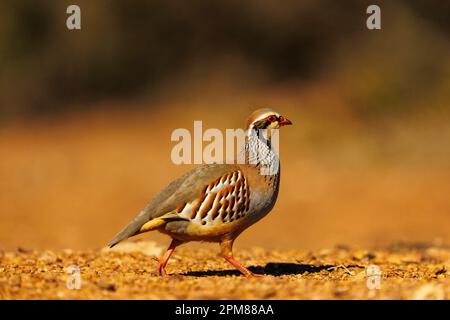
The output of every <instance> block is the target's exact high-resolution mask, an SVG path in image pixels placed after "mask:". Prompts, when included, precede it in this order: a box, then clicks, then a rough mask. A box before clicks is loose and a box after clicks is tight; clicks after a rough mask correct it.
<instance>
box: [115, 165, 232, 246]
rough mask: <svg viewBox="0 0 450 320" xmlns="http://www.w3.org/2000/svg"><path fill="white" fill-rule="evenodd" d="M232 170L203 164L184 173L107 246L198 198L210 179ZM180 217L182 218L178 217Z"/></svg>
mask: <svg viewBox="0 0 450 320" xmlns="http://www.w3.org/2000/svg"><path fill="white" fill-rule="evenodd" d="M234 170H236V166H235V165H226V164H220V165H203V166H200V167H197V168H195V169H193V170H191V171H189V172H187V173H185V174H184V175H182V176H181V177H179V178H178V179H176V180H174V181H173V182H171V183H170V184H169V185H168V186H166V187H165V188H164V189H163V190H161V191H160V192H159V193H158V194H157V195H156V196H155V197H154V198H153V199H152V200H151V201H150V202H149V203H148V204H147V205H146V206H145V208H144V209H143V210H142V211H141V212H140V213H139V215H137V216H136V217H135V218H134V219H133V220H132V221H131V222H130V223H129V224H128V225H127V226H126V227H125V228H124V229H122V230H121V231H120V232H119V233H118V234H117V235H116V236H115V237H114V238H113V239H112V240H111V241H110V242H109V244H108V246H110V247H112V246H114V245H116V244H117V243H119V242H120V241H122V240H124V239H127V238H129V237H131V236H134V235H136V234H137V233H139V230H140V228H141V227H142V226H143V225H144V224H145V223H147V222H148V221H150V220H152V219H155V218H158V217H161V216H163V215H165V214H167V213H169V212H172V211H176V210H177V208H179V206H182V205H183V204H186V203H188V202H192V201H193V200H195V199H197V198H199V197H200V196H201V192H202V190H203V189H204V188H205V187H207V186H208V185H209V184H210V183H211V181H215V180H217V179H220V178H221V177H222V176H223V175H224V174H227V173H232V172H233V171H234ZM180 219H183V218H181V217H180Z"/></svg>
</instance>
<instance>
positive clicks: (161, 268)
mask: <svg viewBox="0 0 450 320" xmlns="http://www.w3.org/2000/svg"><path fill="white" fill-rule="evenodd" d="M181 243H182V242H181V241H179V240H176V239H173V240H172V242H171V243H170V246H169V248H168V249H167V251H166V253H164V255H163V257H162V258H161V259H160V260H159V262H158V266H157V267H156V273H157V274H158V275H159V276H163V277H167V276H168V274H167V272H166V265H167V262H168V261H169V259H170V256H171V255H172V253H173V252H174V251H175V248H176V247H177V246H179V245H180V244H181Z"/></svg>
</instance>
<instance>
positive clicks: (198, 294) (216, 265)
mask: <svg viewBox="0 0 450 320" xmlns="http://www.w3.org/2000/svg"><path fill="white" fill-rule="evenodd" d="M162 250H163V248H162V247H160V246H158V245H157V244H156V243H154V242H144V241H138V242H128V243H125V244H123V245H119V246H118V247H117V249H114V250H109V249H102V250H88V251H72V250H61V251H34V250H27V249H24V248H18V249H17V250H16V251H6V252H4V251H3V252H1V253H0V261H1V264H0V298H2V299H448V298H450V283H449V280H448V279H449V272H448V269H449V267H450V249H449V248H446V247H442V246H427V245H406V244H397V245H393V246H390V247H389V248H387V249H384V250H372V251H368V250H363V249H357V248H348V247H337V248H333V249H325V250H317V251H298V250H284V251H268V250H264V249H261V248H253V249H249V250H239V251H238V252H237V254H236V256H237V257H238V258H239V259H240V260H241V261H242V262H243V263H244V264H246V265H247V266H250V268H251V269H252V270H253V271H254V272H257V273H265V274H267V275H269V276H267V277H264V278H246V277H244V276H241V275H240V274H239V273H238V272H236V271H234V270H232V268H231V267H230V266H229V265H228V264H227V263H226V262H225V261H223V260H222V259H221V258H219V257H218V255H217V254H216V253H215V252H214V251H212V250H209V249H208V248H203V249H202V248H200V249H196V248H193V247H192V246H190V245H186V246H184V247H181V248H180V249H179V250H178V251H176V253H175V254H174V256H173V259H172V260H171V261H170V263H169V265H168V267H167V270H168V272H169V273H170V275H171V276H170V277H168V278H162V277H158V276H156V275H155V272H154V270H155V266H156V261H155V260H154V259H153V258H152V257H154V256H159V255H160V254H161V252H162ZM74 265H75V266H77V267H78V268H79V270H80V277H79V278H78V277H77V275H76V272H75V274H72V275H71V273H70V266H74ZM369 266H371V267H369ZM374 266H375V267H374ZM377 268H378V269H377ZM380 272H381V273H380ZM379 274H380V276H379V277H378V275H379ZM77 279H80V282H79V284H80V288H79V289H76V287H77ZM70 288H72V289H70ZM377 288H378V289H377Z"/></svg>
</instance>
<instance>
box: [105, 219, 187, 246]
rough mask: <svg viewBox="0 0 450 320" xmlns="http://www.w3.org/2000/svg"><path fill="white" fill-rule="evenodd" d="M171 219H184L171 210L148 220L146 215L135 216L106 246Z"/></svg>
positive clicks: (152, 228)
mask: <svg viewBox="0 0 450 320" xmlns="http://www.w3.org/2000/svg"><path fill="white" fill-rule="evenodd" d="M173 220H184V219H183V218H181V217H180V216H178V215H177V214H175V213H172V212H170V213H167V214H165V215H162V216H160V217H157V218H154V219H151V220H150V221H148V220H147V218H146V217H144V216H141V215H139V216H137V217H136V218H134V219H133V220H132V221H131V222H130V223H129V224H128V225H127V226H126V227H125V228H123V229H122V230H121V231H120V232H119V233H118V234H117V235H116V236H115V237H114V238H113V239H112V240H111V241H110V242H109V243H108V247H110V248H112V247H114V246H115V245H116V244H118V243H119V242H121V241H122V240H125V239H128V238H130V237H132V236H135V235H137V234H140V233H143V232H148V231H152V230H155V229H158V228H159V227H161V226H163V225H165V224H166V223H167V222H169V221H173Z"/></svg>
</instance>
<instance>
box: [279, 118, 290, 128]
mask: <svg viewBox="0 0 450 320" xmlns="http://www.w3.org/2000/svg"><path fill="white" fill-rule="evenodd" d="M278 123H279V124H280V127H281V126H289V125H291V124H292V122H291V120H289V119H286V118H284V117H280V119H279V120H278Z"/></svg>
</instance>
